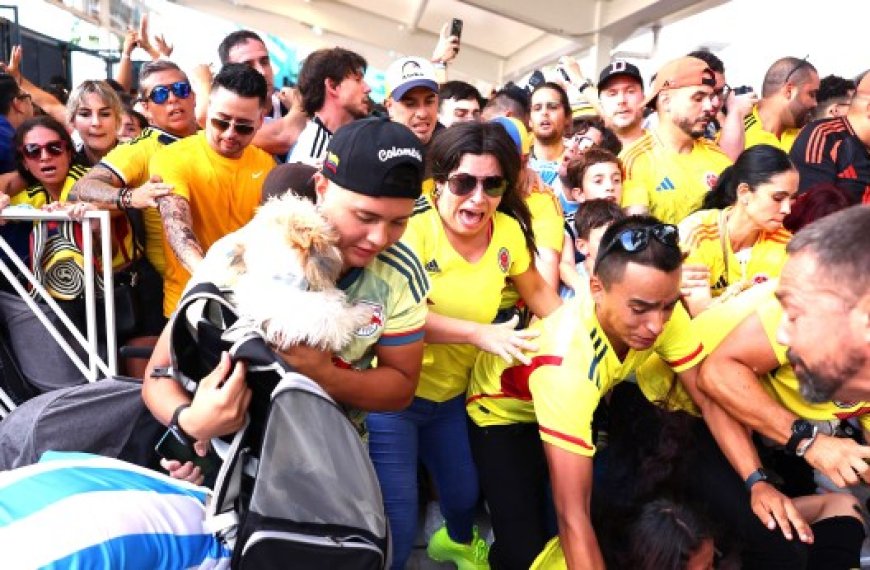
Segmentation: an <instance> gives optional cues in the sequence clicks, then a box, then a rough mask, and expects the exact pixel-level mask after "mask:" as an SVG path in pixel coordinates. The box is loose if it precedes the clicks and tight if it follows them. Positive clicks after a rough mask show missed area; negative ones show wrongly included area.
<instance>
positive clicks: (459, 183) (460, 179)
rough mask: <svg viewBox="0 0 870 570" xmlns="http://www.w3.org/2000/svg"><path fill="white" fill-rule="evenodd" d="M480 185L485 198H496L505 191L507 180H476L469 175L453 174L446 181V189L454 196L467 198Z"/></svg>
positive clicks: (492, 178) (493, 177) (486, 177)
mask: <svg viewBox="0 0 870 570" xmlns="http://www.w3.org/2000/svg"><path fill="white" fill-rule="evenodd" d="M478 184H480V185H481V186H482V187H483V191H484V192H486V195H487V196H492V197H493V198H498V197H499V196H502V195H504V193H505V192H506V191H507V180H505V179H504V177H503V176H484V177H482V178H478V177H477V176H472V175H471V174H465V173H460V174H454V175H453V176H451V177H450V178H448V179H447V188H448V189H449V190H450V192H451V193H452V194H455V195H456V196H468V195H469V194H471V193H472V192H474V190H475V189H476V188H477V185H478Z"/></svg>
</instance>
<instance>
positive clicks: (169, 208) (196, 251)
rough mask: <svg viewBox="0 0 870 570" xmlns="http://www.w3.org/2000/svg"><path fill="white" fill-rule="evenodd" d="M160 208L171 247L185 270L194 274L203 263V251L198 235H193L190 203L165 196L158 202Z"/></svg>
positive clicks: (176, 197) (164, 230)
mask: <svg viewBox="0 0 870 570" xmlns="http://www.w3.org/2000/svg"><path fill="white" fill-rule="evenodd" d="M158 206H159V208H160V217H161V218H162V219H163V232H164V233H165V235H166V240H167V241H168V242H169V247H171V248H172V251H173V252H174V253H175V256H176V257H177V258H178V261H180V262H181V264H182V265H183V266H184V268H185V269H186V270H187V271H188V272H190V273H193V270H194V269H196V266H197V265H198V264H199V262H200V261H202V258H203V251H202V246H201V245H200V244H199V240H198V239H197V238H196V234H194V233H193V217H192V216H191V214H190V203H189V202H188V201H187V200H185V199H184V198H182V197H180V196H164V197H162V198H160V199H159V200H158Z"/></svg>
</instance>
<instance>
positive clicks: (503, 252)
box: [498, 247, 511, 273]
mask: <svg viewBox="0 0 870 570" xmlns="http://www.w3.org/2000/svg"><path fill="white" fill-rule="evenodd" d="M510 266H511V254H510V252H509V251H508V250H507V248H506V247H503V248H501V249H500V250H498V267H499V269H501V272H502V273H507V271H508V268H509V267H510Z"/></svg>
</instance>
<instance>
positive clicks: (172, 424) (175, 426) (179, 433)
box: [168, 404, 193, 444]
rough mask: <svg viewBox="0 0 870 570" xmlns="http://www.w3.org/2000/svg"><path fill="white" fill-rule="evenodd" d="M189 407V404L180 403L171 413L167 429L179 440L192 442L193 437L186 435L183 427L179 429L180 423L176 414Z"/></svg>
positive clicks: (178, 414)
mask: <svg viewBox="0 0 870 570" xmlns="http://www.w3.org/2000/svg"><path fill="white" fill-rule="evenodd" d="M189 407H190V404H181V405H180V406H178V407H177V408H175V411H174V412H173V413H172V419H171V420H169V426H168V427H169V429H170V430H171V431H172V433H173V434H175V437H176V438H178V440H179V441H182V442H185V443H187V444H190V443H193V438H192V437H190V435H188V433H187V432H185V431H184V430H183V429H181V425H179V423H178V416H180V415H181V412H183V411H184V410H186V409H187V408H189Z"/></svg>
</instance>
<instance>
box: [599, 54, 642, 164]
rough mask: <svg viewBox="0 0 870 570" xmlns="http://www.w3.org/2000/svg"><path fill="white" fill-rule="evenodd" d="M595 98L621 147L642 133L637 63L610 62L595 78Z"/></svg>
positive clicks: (639, 79)
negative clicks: (596, 94) (599, 103)
mask: <svg viewBox="0 0 870 570" xmlns="http://www.w3.org/2000/svg"><path fill="white" fill-rule="evenodd" d="M598 99H599V101H600V102H601V110H602V112H603V114H604V124H605V125H606V126H607V127H608V128H610V129H611V130H613V132H614V133H616V136H617V137H619V140H620V142H622V146H623V148H625V147H627V146H628V145H629V144H631V143H633V142H634V141H636V140H637V139H639V138H640V137H642V136H643V134H644V132H645V131H644V129H643V126H642V125H641V123H642V122H643V101H644V94H643V78H642V77H641V75H640V70H639V69H638V68H637V66H635V65H632V64H631V63H628V62H627V61H623V60H621V59H618V60H616V61H612V62H610V63H609V64H608V65H607V67H605V68H604V69H602V70H601V75H600V77H599V78H598Z"/></svg>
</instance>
